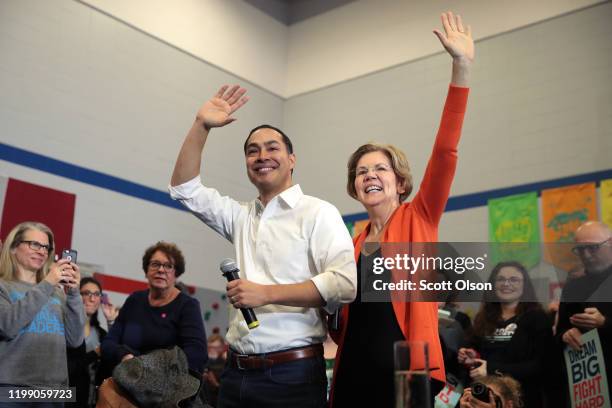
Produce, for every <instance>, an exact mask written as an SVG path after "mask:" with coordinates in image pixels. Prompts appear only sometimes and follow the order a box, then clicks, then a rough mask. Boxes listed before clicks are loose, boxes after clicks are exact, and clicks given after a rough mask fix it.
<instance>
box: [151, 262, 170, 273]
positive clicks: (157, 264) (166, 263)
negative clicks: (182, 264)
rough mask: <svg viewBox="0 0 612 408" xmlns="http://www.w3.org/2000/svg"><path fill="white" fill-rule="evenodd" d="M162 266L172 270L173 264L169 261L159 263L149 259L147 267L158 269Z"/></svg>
mask: <svg viewBox="0 0 612 408" xmlns="http://www.w3.org/2000/svg"><path fill="white" fill-rule="evenodd" d="M162 267H163V268H164V269H165V270H166V271H168V272H172V271H173V270H174V265H173V264H171V263H170V262H165V263H161V262H159V261H151V262H149V269H153V270H160V269H161V268H162Z"/></svg>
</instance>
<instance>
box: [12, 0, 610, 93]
mask: <svg viewBox="0 0 612 408" xmlns="http://www.w3.org/2000/svg"><path fill="white" fill-rule="evenodd" d="M11 1H14V0H11ZM80 1H82V2H83V3H86V4H89V5H91V6H93V7H96V8H97V9H99V10H102V11H103V12H105V13H108V14H109V15H112V16H114V17H115V18H117V19H119V20H121V21H124V22H127V23H129V24H131V25H133V26H135V27H137V28H138V29H140V30H143V31H144V32H146V33H149V34H151V35H152V36H154V37H156V38H161V39H163V40H164V41H166V42H167V43H169V44H172V45H173V46H175V47H177V48H179V49H182V50H185V51H186V52H189V53H191V54H193V55H195V56H197V57H198V58H201V59H202V60H204V61H206V62H208V63H210V64H212V65H214V66H217V67H220V68H222V69H224V70H226V71H228V72H231V73H233V74H234V75H236V76H238V77H240V78H243V79H244V80H247V81H249V82H251V83H252V84H255V85H258V86H261V87H263V88H264V89H266V90H268V91H270V92H272V93H274V94H276V95H280V96H283V97H287V98H288V97H291V96H295V95H298V94H301V93H304V92H309V91H312V90H316V89H319V88H321V87H325V86H329V85H332V84H335V83H338V82H341V81H346V80H350V79H354V78H356V77H359V76H362V75H366V74H370V73H373V72H376V71H379V70H381V69H385V68H388V67H391V66H395V65H397V64H402V63H405V62H407V61H412V60H415V59H418V58H421V57H424V56H429V55H431V54H434V53H436V52H438V51H439V49H440V46H439V43H438V40H437V39H436V38H435V36H434V35H433V34H431V32H432V29H433V28H436V27H439V26H440V20H439V15H440V13H441V12H442V11H444V10H449V9H450V10H453V11H456V12H458V13H460V14H462V15H463V16H464V17H465V19H466V22H469V23H470V24H472V26H473V27H474V35H475V38H477V39H482V38H486V37H490V36H493V35H496V34H499V33H504V32H507V31H510V30H513V29H516V28H520V27H523V26H525V25H528V24H532V23H535V22H538V21H542V20H545V19H547V18H550V17H553V16H558V15H560V14H563V13H567V12H570V11H572V10H576V9H579V8H582V7H586V6H589V5H592V4H596V3H601V2H602V1H605V0H563V1H559V0H538V1H531V0H515V1H501V0H498V1H491V0H464V1H461V2H460V3H458V2H456V1H453V0H421V1H414V0H358V1H354V2H350V3H348V4H346V5H343V6H341V7H337V8H334V9H332V10H331V11H329V12H327V13H324V14H320V15H318V16H315V17H313V18H310V19H307V20H304V21H301V22H300V23H297V24H294V25H292V26H290V27H287V26H285V25H283V24H282V23H279V22H278V21H276V20H274V19H273V18H272V17H269V16H267V15H265V14H264V13H262V12H261V11H259V10H258V9H256V8H255V7H253V6H251V5H250V4H248V3H246V2H243V1H241V0H176V1H164V0H127V1H126V0H80Z"/></svg>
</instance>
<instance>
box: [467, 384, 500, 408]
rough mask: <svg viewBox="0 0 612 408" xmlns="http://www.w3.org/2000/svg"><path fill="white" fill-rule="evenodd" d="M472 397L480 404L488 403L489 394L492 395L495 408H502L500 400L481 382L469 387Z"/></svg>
mask: <svg viewBox="0 0 612 408" xmlns="http://www.w3.org/2000/svg"><path fill="white" fill-rule="evenodd" d="M471 388H472V396H474V398H476V399H477V400H480V401H482V402H489V394H492V395H493V401H495V408H502V402H501V400H500V398H499V397H498V396H497V395H496V394H495V393H494V392H490V391H491V389H490V388H489V387H487V386H486V385H484V384H483V383H481V382H475V383H473V384H472V385H471Z"/></svg>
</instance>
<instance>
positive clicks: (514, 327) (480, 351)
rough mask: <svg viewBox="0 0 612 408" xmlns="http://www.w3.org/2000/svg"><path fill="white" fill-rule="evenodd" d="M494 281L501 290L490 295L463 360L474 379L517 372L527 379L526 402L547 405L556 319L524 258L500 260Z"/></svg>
mask: <svg viewBox="0 0 612 408" xmlns="http://www.w3.org/2000/svg"><path fill="white" fill-rule="evenodd" d="M489 282H491V283H492V284H493V287H494V289H495V291H494V293H492V294H486V295H485V301H484V302H483V303H482V304H481V306H480V310H479V311H478V313H477V314H476V317H475V318H474V326H473V330H472V333H471V336H469V337H470V338H469V343H470V345H471V347H469V348H460V349H459V352H458V357H457V359H458V361H459V363H460V364H463V365H464V366H465V367H466V368H467V369H468V372H469V377H470V378H471V380H473V381H477V380H480V379H482V378H484V377H486V376H488V375H493V374H503V375H509V376H511V377H512V378H514V379H516V380H517V381H518V382H519V383H520V384H521V388H522V389H523V393H524V398H523V402H524V406H525V407H526V408H531V407H542V406H543V402H542V382H543V380H544V379H546V377H547V375H549V373H548V372H547V370H546V369H545V365H546V362H547V361H546V358H547V357H549V355H548V351H549V350H550V349H551V346H552V345H553V344H554V343H553V337H552V324H551V322H550V319H549V318H548V317H547V315H546V313H545V312H544V310H543V308H542V306H541V305H540V304H539V303H538V302H537V301H536V295H535V290H534V288H533V285H532V284H531V280H530V279H529V275H528V274H527V270H526V269H525V267H524V266H523V265H522V264H520V263H519V262H513V261H511V262H501V263H499V264H497V265H496V266H495V268H493V271H492V272H491V277H490V278H489ZM467 382H469V381H467Z"/></svg>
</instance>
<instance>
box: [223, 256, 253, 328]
mask: <svg viewBox="0 0 612 408" xmlns="http://www.w3.org/2000/svg"><path fill="white" fill-rule="evenodd" d="M219 268H220V269H221V273H222V274H223V276H225V279H227V281H228V282H231V281H233V280H236V279H240V276H238V272H240V269H238V265H236V262H235V261H234V260H233V259H231V258H227V259H224V260H223V261H221V264H220V265H219ZM240 311H241V312H242V316H244V320H246V323H247V326H248V328H249V329H254V328H256V327H258V326H259V320H257V317H256V316H255V312H254V311H253V309H251V308H250V307H247V308H243V307H241V308H240Z"/></svg>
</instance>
